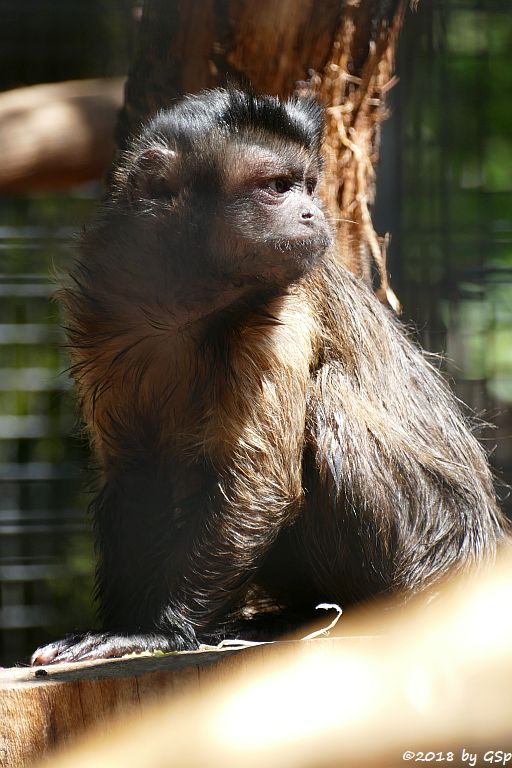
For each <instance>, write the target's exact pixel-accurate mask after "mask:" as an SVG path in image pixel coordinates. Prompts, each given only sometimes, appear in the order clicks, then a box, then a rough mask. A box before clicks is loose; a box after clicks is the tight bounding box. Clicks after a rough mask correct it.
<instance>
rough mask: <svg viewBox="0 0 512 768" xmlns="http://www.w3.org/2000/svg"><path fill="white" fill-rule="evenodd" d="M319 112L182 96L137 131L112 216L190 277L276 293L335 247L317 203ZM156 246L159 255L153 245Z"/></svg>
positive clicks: (293, 104) (310, 107)
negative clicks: (119, 214) (128, 220)
mask: <svg viewBox="0 0 512 768" xmlns="http://www.w3.org/2000/svg"><path fill="white" fill-rule="evenodd" d="M322 125H323V112H322V109H321V107H320V106H319V105H318V104H317V103H316V102H315V101H313V100H311V99H299V98H291V99H289V100H288V101H281V100H279V99H278V98H275V97H271V96H254V95H252V94H249V93H246V92H244V91H239V90H224V89H216V90H211V91H203V92H201V93H199V94H197V95H194V96H188V97H186V98H184V99H183V100H181V101H180V102H179V103H177V104H176V105H175V106H174V107H173V108H172V109H169V110H166V111H162V112H160V113H158V114H157V115H156V117H154V118H153V119H152V120H151V122H150V123H149V124H148V125H147V126H146V127H145V128H144V129H143V131H142V133H141V135H140V136H139V137H138V138H137V139H136V140H135V141H134V142H133V144H132V146H131V148H130V150H129V152H127V153H126V156H125V158H124V159H123V160H122V162H121V163H120V165H119V167H118V168H117V170H116V172H115V175H114V180H115V192H114V195H113V203H112V204H113V205H114V208H116V207H118V208H119V209H122V210H123V211H128V212H129V215H130V216H131V217H132V219H133V220H134V222H135V223H136V226H137V227H139V228H140V227H141V226H143V227H146V228H147V230H148V232H149V230H151V232H152V234H151V236H150V237H149V240H148V243H149V242H151V243H154V244H155V245H154V246H153V247H154V250H155V253H154V254H151V253H148V248H149V246H148V247H147V248H146V254H145V259H152V258H154V259H159V260H163V261H167V262H169V264H171V265H172V268H173V269H174V270H175V271H176V273H178V274H180V275H181V276H183V275H184V274H185V275H187V274H188V275H189V276H190V278H192V279H193V278H194V276H195V277H199V276H205V277H208V276H209V275H211V276H212V277H217V278H220V279H221V280H223V281H226V282H230V283H231V284H234V285H238V286H241V287H243V286H247V287H248V288H250V287H259V288H263V289H265V288H271V289H272V288H275V287H277V288H279V287H282V286H286V285H287V284H288V283H289V282H291V281H293V280H294V279H296V278H298V277H299V276H300V275H302V274H303V273H304V272H305V271H307V270H308V269H309V268H310V267H311V266H312V265H313V264H314V263H315V262H316V261H317V260H318V259H320V258H321V257H322V255H323V254H324V252H325V251H326V249H327V247H328V246H329V244H330V242H331V234H330V229H329V226H328V224H327V222H326V220H325V217H324V214H323V212H322V209H321V207H320V202H319V200H318V198H317V193H316V188H317V182H318V177H319V174H320V170H321V160H320V141H321V133H322ZM156 244H158V246H157V245H156Z"/></svg>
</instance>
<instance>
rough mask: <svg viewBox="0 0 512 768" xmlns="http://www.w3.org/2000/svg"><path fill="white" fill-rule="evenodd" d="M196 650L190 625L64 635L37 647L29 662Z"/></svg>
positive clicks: (193, 633) (51, 662) (40, 663)
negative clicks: (164, 629) (167, 630)
mask: <svg viewBox="0 0 512 768" xmlns="http://www.w3.org/2000/svg"><path fill="white" fill-rule="evenodd" d="M197 647H198V641H197V638H196V635H195V632H194V630H193V629H192V627H190V626H185V627H180V628H179V630H176V631H174V632H172V633H166V634H163V633H157V632H151V633H147V634H145V633H140V634H133V635H129V634H119V635H118V634H115V633H113V632H86V633H85V634H79V635H76V634H75V635H67V637H65V638H64V639H63V640H57V642H55V643H49V644H48V645H43V646H41V647H40V648H38V649H37V650H36V651H34V653H33V654H32V657H31V659H30V663H31V664H32V666H35V667H38V666H41V665H43V664H58V663H61V662H72V661H91V660H93V659H113V658H118V657H119V656H125V655H126V654H129V653H143V652H144V651H149V652H153V651H163V652H164V653H168V652H170V651H190V650H195V649H196V648H197Z"/></svg>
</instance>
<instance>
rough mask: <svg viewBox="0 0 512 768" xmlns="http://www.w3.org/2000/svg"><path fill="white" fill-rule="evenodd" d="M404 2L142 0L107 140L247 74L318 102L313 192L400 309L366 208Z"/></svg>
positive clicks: (123, 138)
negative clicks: (320, 175)
mask: <svg viewBox="0 0 512 768" xmlns="http://www.w3.org/2000/svg"><path fill="white" fill-rule="evenodd" d="M406 5H407V1H406V0H364V2H363V0H346V2H342V0H322V3H320V4H319V3H317V2H315V0H260V1H259V2H255V1H254V0H189V2H180V0H174V1H173V2H169V0H146V3H145V6H144V13H143V17H142V22H141V30H140V38H139V46H138V50H137V53H136V56H135V60H134V64H133V67H132V69H131V71H130V75H129V78H128V82H127V86H126V102H125V106H124V108H123V110H122V112H121V115H120V120H119V124H118V132H117V140H118V144H119V146H120V147H121V148H122V147H124V146H125V144H126V142H127V139H128V136H129V135H130V133H132V132H133V131H136V130H137V128H138V126H139V125H140V124H141V122H143V121H144V120H145V119H146V118H147V117H148V116H149V115H151V114H153V113H154V112H156V111H157V110H158V109H162V108H164V107H167V106H169V105H170V104H171V103H172V102H173V100H175V99H176V98H177V97H179V96H180V95H182V94H183V93H187V92H194V91H198V90H200V89H202V88H211V87H215V86H217V85H224V84H225V83H226V82H232V83H235V84H239V83H242V84H243V83H244V82H247V81H249V82H250V83H251V85H252V87H253V88H254V89H255V90H256V91H259V92H265V93H273V94H279V95H281V96H286V95H289V94H291V93H293V92H296V91H299V92H301V93H313V94H315V95H316V96H317V97H318V98H319V99H320V100H321V101H322V102H323V103H324V104H325V106H326V108H327V125H326V136H325V162H326V174H325V182H324V185H323V190H322V194H323V197H324V200H325V203H326V206H327V209H328V211H329V213H330V215H331V218H332V220H333V222H334V226H335V230H336V235H337V240H338V246H339V254H340V258H341V259H342V261H343V263H344V264H346V265H347V266H348V267H349V268H350V269H351V270H352V271H354V272H355V273H356V274H358V275H360V276H361V277H362V278H364V279H365V280H366V281H367V283H368V284H372V283H374V282H375V280H374V274H373V273H375V272H376V273H377V275H378V278H379V279H378V281H377V282H378V285H377V287H378V293H379V296H380V297H381V298H382V299H383V300H385V301H388V303H390V304H391V305H392V306H393V307H394V308H395V309H398V302H397V300H396V297H395V296H394V294H393V293H392V291H391V290H390V288H389V286H388V282H387V275H386V267H385V255H386V254H385V239H383V238H378V237H377V235H376V233H375V231H374V229H373V225H372V221H371V216H370V209H371V205H372V203H373V200H374V194H375V169H376V165H377V162H378V154H379V137H380V123H381V122H382V120H383V119H384V117H385V115H386V105H385V97H386V93H387V91H388V90H389V88H390V87H391V86H392V85H393V68H394V51H395V46H396V42H397V38H398V33H399V30H400V27H401V25H402V21H403V17H404V13H405V9H406Z"/></svg>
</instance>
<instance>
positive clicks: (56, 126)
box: [0, 78, 124, 195]
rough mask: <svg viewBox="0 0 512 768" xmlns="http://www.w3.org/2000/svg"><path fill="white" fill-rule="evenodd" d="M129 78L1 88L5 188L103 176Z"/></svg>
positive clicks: (1, 180)
mask: <svg viewBox="0 0 512 768" xmlns="http://www.w3.org/2000/svg"><path fill="white" fill-rule="evenodd" d="M123 84H124V79H123V78H111V79H104V80H101V79H100V80H71V81H68V82H64V83H51V84H47V85H35V86H31V87H28V88H16V89H13V90H11V91H6V92H5V93H2V94H0V146H1V147H2V162H1V164H0V194H3V195H6V194H24V193H33V192H38V191H41V190H48V189H58V188H65V187H69V186H73V185H75V184H79V183H81V182H84V181H90V180H92V179H98V178H101V177H102V176H103V175H104V174H105V172H106V171H107V170H108V168H109V166H110V163H111V161H112V157H113V153H114V150H115V144H114V126H115V122H116V118H117V112H118V110H119V108H120V106H121V104H122V100H123Z"/></svg>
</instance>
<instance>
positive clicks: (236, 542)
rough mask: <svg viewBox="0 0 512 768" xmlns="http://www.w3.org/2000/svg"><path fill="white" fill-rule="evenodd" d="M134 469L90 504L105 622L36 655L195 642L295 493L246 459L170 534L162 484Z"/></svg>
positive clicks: (235, 589)
mask: <svg viewBox="0 0 512 768" xmlns="http://www.w3.org/2000/svg"><path fill="white" fill-rule="evenodd" d="M135 474H137V473H136V472H135V473H134V475H135ZM134 475H132V476H131V477H130V478H128V477H126V476H125V477H124V479H123V480H121V481H118V482H117V483H116V485H115V486H112V485H110V486H109V485H107V486H106V487H105V488H104V490H103V492H102V494H101V495H100V497H99V498H98V499H97V500H96V502H95V505H94V506H95V517H96V529H97V540H98V549H99V553H98V554H99V567H98V581H97V591H98V596H99V599H100V609H101V613H102V616H103V627H104V631H103V632H98V633H87V634H85V635H83V636H80V635H72V636H70V637H68V638H66V639H64V640H62V641H59V642H58V643H53V644H51V645H49V646H46V647H44V648H40V649H38V650H37V651H36V653H35V654H34V657H33V663H37V664H44V663H51V662H64V661H76V660H85V659H94V658H103V657H112V656H121V655H124V654H126V653H132V652H141V651H146V650H149V651H151V650H156V649H159V650H163V651H172V650H187V649H193V648H196V647H197V640H196V632H197V633H198V634H200V633H201V632H203V633H206V632H207V631H213V630H214V629H215V628H216V626H217V625H218V623H219V622H220V623H222V622H223V621H225V620H226V619H227V618H228V615H229V610H230V608H232V607H234V606H236V603H237V601H238V600H240V598H241V597H242V596H243V593H244V589H245V587H246V586H247V585H248V584H249V583H250V582H251V581H252V579H253V577H254V574H255V572H256V571H257V569H258V567H259V565H260V563H261V560H262V558H263V556H264V555H265V554H266V552H267V551H268V549H269V547H270V546H271V544H272V543H273V541H274V540H275V537H276V536H277V534H278V533H279V531H280V529H281V528H282V526H283V525H285V524H286V522H287V521H288V520H289V519H290V518H291V516H293V515H294V514H295V513H296V511H297V505H298V503H299V502H300V500H298V499H292V498H290V496H289V495H286V493H285V490H284V489H283V488H282V486H281V487H280V485H279V483H280V482H281V480H280V478H270V479H269V478H268V476H262V474H261V470H260V468H258V467H257V466H256V465H255V464H251V463H248V464H247V466H246V474H245V475H244V476H243V478H241V477H239V475H238V473H237V472H235V471H234V470H233V469H232V470H230V471H227V472H226V473H225V476H224V477H223V478H222V479H220V480H219V481H218V484H217V487H216V488H213V489H212V491H211V492H210V493H205V494H203V495H202V496H198V497H195V498H194V499H193V500H191V501H190V507H191V509H190V510H189V512H190V514H189V515H188V518H189V519H188V520H187V528H186V530H184V531H180V528H179V525H178V526H175V527H174V529H173V531H172V534H173V536H174V540H173V539H172V537H171V535H170V533H169V534H168V535H166V531H170V527H169V521H168V522H167V525H166V524H165V522H163V518H164V517H165V516H167V517H168V518H169V517H170V516H171V515H172V509H171V505H170V503H169V499H166V498H165V496H166V492H165V488H162V487H160V488H158V486H156V485H155V484H154V483H155V481H156V477H154V476H153V477H150V474H149V473H147V474H146V475H145V477H144V478H143V477H142V474H141V473H140V470H139V478H136V477H135V476H134ZM143 479H144V480H145V481H146V482H144V483H142V480H143ZM148 481H149V482H148ZM121 493H122V496H121V495H120V494H121ZM142 505H143V506H142ZM199 506H202V509H198V508H197V507H199ZM192 507H196V509H195V510H192ZM183 513H184V510H181V514H183ZM194 515H195V516H196V517H197V519H196V520H194V519H191V518H193V517H194Z"/></svg>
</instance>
